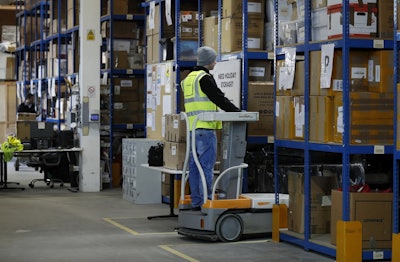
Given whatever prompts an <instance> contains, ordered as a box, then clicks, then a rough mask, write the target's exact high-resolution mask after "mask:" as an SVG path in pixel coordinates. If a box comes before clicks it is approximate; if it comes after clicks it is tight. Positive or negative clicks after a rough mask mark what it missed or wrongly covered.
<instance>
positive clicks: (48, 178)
mask: <svg viewBox="0 0 400 262" xmlns="http://www.w3.org/2000/svg"><path fill="white" fill-rule="evenodd" d="M33 159H35V160H34V161H31V162H29V163H28V166H31V167H35V168H36V167H38V168H40V172H43V174H44V177H43V178H41V179H33V180H32V181H31V182H30V183H29V187H30V188H34V185H35V183H36V182H39V181H42V182H45V183H46V185H47V186H50V188H53V187H54V184H55V183H60V187H63V186H64V182H68V181H67V180H68V175H69V163H68V159H67V157H66V155H65V154H64V153H58V152H51V153H44V154H42V155H40V154H38V155H36V157H35V158H33V157H32V160H33Z"/></svg>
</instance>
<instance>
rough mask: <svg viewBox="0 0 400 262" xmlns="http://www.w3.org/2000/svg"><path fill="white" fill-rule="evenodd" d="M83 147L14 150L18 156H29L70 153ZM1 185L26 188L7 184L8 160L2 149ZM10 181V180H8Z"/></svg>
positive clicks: (0, 161) (0, 153) (4, 187)
mask: <svg viewBox="0 0 400 262" xmlns="http://www.w3.org/2000/svg"><path fill="white" fill-rule="evenodd" d="M80 151H82V148H78V147H73V148H49V149H28V150H22V151H18V152H14V157H18V156H29V155H33V154H45V153H68V152H80ZM0 165H1V166H0V185H3V187H0V190H1V189H19V190H24V189H25V188H23V187H9V186H8V184H7V162H6V161H4V154H3V151H1V150H0ZM8 183H10V182H8Z"/></svg>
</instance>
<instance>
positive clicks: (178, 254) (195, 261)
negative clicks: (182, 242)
mask: <svg viewBox="0 0 400 262" xmlns="http://www.w3.org/2000/svg"><path fill="white" fill-rule="evenodd" d="M159 247H160V248H162V249H164V250H165V251H168V252H170V253H172V254H174V255H175V256H177V257H180V258H182V259H185V260H187V261H190V262H199V260H197V259H194V258H192V257H190V256H188V255H185V254H183V253H181V252H179V251H177V250H175V249H173V248H171V247H170V246H167V245H160V246H159Z"/></svg>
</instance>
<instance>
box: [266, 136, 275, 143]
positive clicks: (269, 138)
mask: <svg viewBox="0 0 400 262" xmlns="http://www.w3.org/2000/svg"><path fill="white" fill-rule="evenodd" d="M267 142H268V144H273V143H274V142H275V140H274V137H273V136H268V137H267Z"/></svg>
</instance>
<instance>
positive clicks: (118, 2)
mask: <svg viewBox="0 0 400 262" xmlns="http://www.w3.org/2000/svg"><path fill="white" fill-rule="evenodd" d="M128 2H129V1H128V0H108V4H107V14H111V4H112V9H113V14H119V15H125V14H128Z"/></svg>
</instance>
